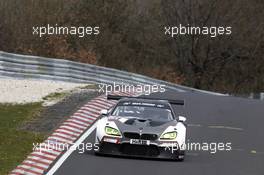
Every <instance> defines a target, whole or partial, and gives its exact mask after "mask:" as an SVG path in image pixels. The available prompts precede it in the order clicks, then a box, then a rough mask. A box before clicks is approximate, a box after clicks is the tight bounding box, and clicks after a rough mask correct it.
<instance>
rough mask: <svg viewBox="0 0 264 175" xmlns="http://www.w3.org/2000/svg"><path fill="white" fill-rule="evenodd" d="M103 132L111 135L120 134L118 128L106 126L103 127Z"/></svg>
mask: <svg viewBox="0 0 264 175" xmlns="http://www.w3.org/2000/svg"><path fill="white" fill-rule="evenodd" d="M105 133H106V134H108V135H113V136H121V133H120V132H119V131H118V129H115V128H112V127H109V126H106V127H105Z"/></svg>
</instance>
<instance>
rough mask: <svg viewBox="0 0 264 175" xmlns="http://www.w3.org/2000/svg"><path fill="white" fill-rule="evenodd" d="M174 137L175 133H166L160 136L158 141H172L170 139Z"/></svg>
mask: <svg viewBox="0 0 264 175" xmlns="http://www.w3.org/2000/svg"><path fill="white" fill-rule="evenodd" d="M176 137H177V132H176V131H173V132H166V133H164V134H162V136H161V137H160V139H168V140H172V139H175V138H176Z"/></svg>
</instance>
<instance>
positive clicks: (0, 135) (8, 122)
mask: <svg viewBox="0 0 264 175" xmlns="http://www.w3.org/2000/svg"><path fill="white" fill-rule="evenodd" d="M40 110H41V103H34V104H25V105H7V104H0V174H1V175H2V174H7V173H8V172H10V171H11V170H12V169H13V168H15V167H16V166H17V165H18V164H19V163H21V162H22V161H23V160H24V159H25V158H26V156H27V155H28V154H29V153H30V152H31V151H32V148H33V145H32V144H33V143H40V142H42V141H43V140H44V138H45V135H44V134H41V133H34V132H29V131H22V130H19V127H20V126H21V124H22V123H24V122H27V121H30V120H32V118H33V117H35V116H36V115H37V114H38V113H39V111H40Z"/></svg>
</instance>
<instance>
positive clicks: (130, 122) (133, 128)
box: [108, 116, 177, 135]
mask: <svg viewBox="0 0 264 175" xmlns="http://www.w3.org/2000/svg"><path fill="white" fill-rule="evenodd" d="M108 121H113V122H115V124H116V125H117V127H118V129H119V130H120V131H121V132H122V133H124V132H136V133H140V132H141V133H143V134H144V133H151V134H157V135H160V134H162V133H163V132H164V130H165V129H167V128H168V127H169V126H176V124H177V121H176V120H172V121H166V122H163V121H153V120H143V119H137V118H124V117H118V116H109V117H108Z"/></svg>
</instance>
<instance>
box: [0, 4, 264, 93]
mask: <svg viewBox="0 0 264 175" xmlns="http://www.w3.org/2000/svg"><path fill="white" fill-rule="evenodd" d="M263 9H264V1H263V0H251V1H248V0H232V1H230V0H166V1H162V0H108V1H105V0H79V1H76V0H45V1H44V0H20V1H18V0H0V50H2V51H6V52H12V53H21V54H29V55H38V56H44V57H51V58H63V59H69V60H74V61H79V62H85V63H90V64H96V65H100V66H106V67H112V68H116V69H120V70H126V71H130V72H135V73H139V74H144V75H147V76H151V77H154V78H158V79H162V80H166V81H170V82H173V83H178V84H182V85H187V86H191V87H194V88H199V89H205V90H211V91H217V92H222V93H230V94H247V93H250V92H255V93H258V92H263V91H264V58H263V55H264V20H263V17H264V11H263ZM47 24H49V25H54V26H55V25H59V26H99V27H100V34H99V35H91V36H86V37H81V38H80V37H78V36H74V35H48V36H43V37H38V36H36V35H33V34H32V32H33V31H32V28H33V27H36V26H46V25H47ZM179 25H185V26H196V27H204V26H206V27H212V26H224V27H228V26H230V27H231V28H232V34H230V35H221V36H216V37H210V36H209V35H196V34H192V35H177V36H175V37H170V36H168V35H165V33H164V32H165V30H164V27H166V26H179Z"/></svg>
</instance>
